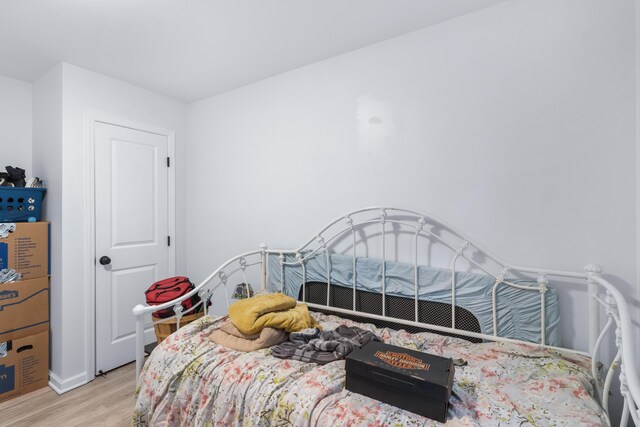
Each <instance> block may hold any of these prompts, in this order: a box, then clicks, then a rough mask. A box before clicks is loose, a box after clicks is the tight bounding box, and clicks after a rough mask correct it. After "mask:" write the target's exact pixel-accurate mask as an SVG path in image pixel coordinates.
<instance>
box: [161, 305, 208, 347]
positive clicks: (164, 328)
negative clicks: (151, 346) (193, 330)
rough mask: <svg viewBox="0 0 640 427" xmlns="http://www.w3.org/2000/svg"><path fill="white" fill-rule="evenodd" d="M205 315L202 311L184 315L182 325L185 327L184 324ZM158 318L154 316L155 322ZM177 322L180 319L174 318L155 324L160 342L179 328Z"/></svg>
mask: <svg viewBox="0 0 640 427" xmlns="http://www.w3.org/2000/svg"><path fill="white" fill-rule="evenodd" d="M203 315H204V312H203V311H201V312H199V313H194V314H189V315H188V316H182V319H180V327H183V326H184V325H188V324H189V323H191V322H193V321H194V320H198V319H199V318H201V317H202V316H203ZM156 320H157V318H155V317H154V319H153V321H154V322H155V321H156ZM177 324H178V319H175V318H173V319H167V320H165V321H164V322H161V323H156V324H155V325H153V328H154V329H155V331H156V339H157V340H158V344H160V343H161V342H162V340H164V339H165V338H166V337H168V336H169V335H171V334H172V333H174V332H175V331H177V330H178V328H177Z"/></svg>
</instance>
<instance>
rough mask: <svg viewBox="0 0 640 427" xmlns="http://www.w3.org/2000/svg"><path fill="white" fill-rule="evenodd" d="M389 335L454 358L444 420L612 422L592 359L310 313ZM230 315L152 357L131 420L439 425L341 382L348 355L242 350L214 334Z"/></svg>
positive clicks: (327, 322)
mask: <svg viewBox="0 0 640 427" xmlns="http://www.w3.org/2000/svg"><path fill="white" fill-rule="evenodd" d="M313 315H314V317H315V318H316V319H317V320H318V321H319V322H320V323H321V325H322V326H323V328H324V329H333V328H335V327H337V326H338V325H339V324H346V325H349V326H354V325H355V326H359V327H362V328H364V329H368V330H371V331H373V332H375V333H376V334H377V335H378V336H379V337H381V338H382V339H383V340H384V341H385V342H387V343H389V344H394V345H398V346H402V347H407V348H411V349H415V350H420V351H426V352H429V353H433V354H438V355H442V356H446V357H452V358H462V359H464V360H465V361H466V362H467V365H466V366H462V367H460V366H458V367H456V372H455V377H454V385H453V394H452V396H451V400H450V406H449V412H448V421H447V424H450V425H453V426H475V425H491V426H494V425H495V426H497V425H500V426H522V425H534V426H547V425H553V426H559V425H571V426H574V425H581V426H602V425H607V421H606V415H604V411H603V410H602V408H601V407H600V406H599V405H598V403H597V402H596V401H595V400H594V398H593V397H592V395H593V384H592V381H593V378H592V377H591V375H590V373H589V372H590V368H589V366H590V359H588V358H587V357H583V356H579V355H575V354H569V353H559V352H557V351H553V350H549V349H540V348H536V347H533V346H529V345H525V344H511V343H508V344H506V343H483V344H472V343H469V342H467V341H464V340H460V339H456V338H449V337H443V336H441V335H436V334H431V333H426V332H425V333H419V334H409V333H408V332H405V331H394V330H391V329H379V328H376V327H374V326H373V325H369V324H360V323H356V322H352V321H350V320H345V319H341V318H339V317H336V316H328V315H323V314H319V313H313ZM225 319H226V318H223V317H212V316H204V317H203V318H201V319H199V320H197V321H195V322H193V323H191V324H189V325H187V326H185V327H183V328H182V329H180V330H179V331H178V332H177V333H175V334H173V335H171V336H169V337H168V338H167V339H166V340H165V341H164V342H163V343H162V344H161V345H160V346H158V347H157V348H156V349H155V350H154V351H153V353H152V354H151V355H150V356H149V359H148V360H147V363H146V364H145V366H144V369H143V371H142V374H141V380H140V383H139V386H138V388H137V390H136V404H135V409H134V413H133V420H132V425H134V426H146V425H151V426H222V425H225V426H226V425H232V426H252V427H253V426H267V425H274V426H284V425H296V426H307V425H317V426H341V425H349V426H387V425H388V426H432V425H439V424H440V423H438V422H436V421H433V420H430V419H427V418H424V417H421V416H419V415H416V414H413V413H411V412H408V411H404V410H402V409H398V408H396V407H394V406H390V405H387V404H385V403H382V402H379V401H377V400H374V399H371V398H368V397H365V396H362V395H360V394H357V393H351V392H349V391H347V390H345V389H344V381H345V370H344V360H342V361H338V362H333V363H329V364H327V365H324V366H319V365H316V364H313V363H305V362H298V361H294V360H282V359H277V358H275V357H273V356H271V355H270V354H269V351H268V349H263V350H258V351H254V352H251V353H241V352H237V351H235V350H230V349H227V348H225V347H222V346H219V345H217V344H214V343H213V342H211V341H209V339H208V336H209V334H211V332H212V331H213V330H215V329H217V328H219V327H220V326H221V325H222V323H224V321H225Z"/></svg>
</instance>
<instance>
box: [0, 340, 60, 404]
mask: <svg viewBox="0 0 640 427" xmlns="http://www.w3.org/2000/svg"><path fill="white" fill-rule="evenodd" d="M48 382H49V331H45V332H42V333H40V334H36V335H30V336H28V337H25V338H19V339H16V340H10V341H5V342H2V341H0V402H2V401H5V400H8V399H11V398H13V397H16V396H20V395H22V394H26V393H29V392H31V391H34V390H37V389H39V388H42V387H45V386H46V385H47V384H48Z"/></svg>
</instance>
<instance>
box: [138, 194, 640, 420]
mask: <svg viewBox="0 0 640 427" xmlns="http://www.w3.org/2000/svg"><path fill="white" fill-rule="evenodd" d="M376 224H378V225H379V227H380V228H379V234H378V236H381V237H382V239H381V248H380V249H381V256H380V258H379V259H380V261H381V269H382V275H381V276H382V278H381V281H380V292H379V293H380V294H381V295H382V314H381V315H378V314H372V313H368V312H363V311H359V310H357V309H356V291H357V290H358V289H359V286H358V275H357V269H356V258H357V256H358V254H357V250H356V247H357V243H358V242H359V238H358V236H359V233H361V232H362V227H365V226H374V225H376ZM390 228H395V230H390ZM398 228H406V229H407V230H410V232H411V233H412V236H413V242H414V245H413V253H412V255H413V256H412V260H413V267H414V276H413V277H414V288H413V289H414V295H413V301H414V319H413V320H407V319H398V318H390V317H388V316H387V315H386V314H387V307H386V305H385V300H386V296H387V289H386V282H387V277H386V270H385V268H386V261H387V253H386V252H387V244H386V240H387V239H386V237H387V235H389V234H391V233H396V232H397V231H398ZM436 228H437V229H438V230H446V232H447V234H448V238H445V237H443V236H441V234H442V233H440V232H438V231H437V230H436ZM420 237H426V238H428V239H430V240H432V241H435V242H437V243H438V244H440V245H442V246H443V247H445V248H447V249H448V250H449V251H451V254H452V257H451V259H450V264H449V268H450V270H451V304H450V305H451V327H446V326H438V325H433V324H430V323H424V322H420V321H419V317H418V301H419V298H418V290H419V288H420V284H419V283H418V267H419V266H420V264H419V256H418V239H419V238H420ZM367 238H368V236H367ZM345 239H348V240H349V242H350V244H351V255H352V256H353V263H352V269H353V270H352V284H351V288H352V292H353V306H352V308H351V309H344V308H337V307H332V306H330V301H331V298H330V297H331V261H330V254H331V252H330V248H331V247H332V245H334V244H337V243H339V242H344V241H345ZM360 240H362V238H360ZM320 254H323V255H324V257H325V260H326V261H325V267H326V272H327V273H326V280H327V291H326V304H316V303H308V305H309V306H310V307H311V308H317V309H328V310H331V311H334V312H337V313H342V314H351V315H357V316H361V317H366V318H371V319H377V320H385V321H393V322H395V323H400V324H404V325H409V326H417V327H421V328H426V329H431V330H435V331H440V332H445V333H452V334H456V335H463V336H467V337H472V338H480V339H484V340H489V341H504V342H523V341H521V340H515V339H511V338H506V337H501V336H499V334H498V328H497V313H496V310H497V308H496V307H497V304H496V299H497V290H498V288H499V287H501V286H510V287H512V288H514V289H518V290H521V291H523V292H538V293H539V294H540V311H541V317H540V318H541V324H540V342H539V343H530V342H527V343H528V344H532V345H541V346H545V347H548V346H547V345H546V325H545V302H546V299H545V295H546V293H547V290H548V284H549V278H551V277H556V278H570V279H576V280H577V281H578V283H582V284H583V285H585V287H586V288H587V298H588V304H587V306H588V310H589V322H588V327H589V332H588V334H589V335H588V338H589V347H588V348H589V350H590V351H589V353H585V354H589V355H590V356H591V357H592V373H593V375H594V377H596V378H597V377H598V376H599V375H598V372H599V371H598V355H599V352H600V349H601V347H602V344H603V342H604V341H605V340H604V338H605V336H606V334H607V333H610V331H611V328H612V326H615V329H614V332H615V345H616V348H617V350H618V352H617V355H616V356H615V357H614V359H613V361H612V362H611V364H610V365H609V367H608V369H607V375H606V377H605V379H604V385H603V387H602V388H600V386H599V384H596V397H597V398H598V399H599V400H600V402H601V404H602V405H603V407H604V408H605V410H607V413H608V398H609V390H610V387H611V383H612V379H613V376H614V374H615V372H616V371H617V369H618V368H620V392H621V395H622V397H623V399H624V409H623V413H622V420H621V425H626V423H627V421H628V418H629V416H630V417H631V419H632V420H633V422H634V423H635V424H636V425H638V426H640V414H639V411H638V405H639V402H640V384H639V377H638V372H637V368H636V366H635V362H636V359H635V358H634V357H635V356H634V354H633V352H634V347H633V336H632V329H631V326H632V323H631V320H630V316H629V311H628V306H627V303H626V301H625V299H624V297H623V296H622V295H621V294H620V292H619V291H618V290H617V289H616V288H615V287H614V286H613V285H612V284H611V283H609V282H608V281H607V280H605V279H604V278H603V277H602V276H601V273H602V270H601V269H600V268H599V267H598V266H595V265H588V266H587V267H585V272H584V273H578V272H567V271H557V270H546V269H540V268H530V267H521V266H515V265H510V264H506V263H504V262H502V261H501V260H500V259H499V258H498V257H496V256H495V255H494V254H493V253H491V252H489V251H488V250H486V249H484V248H483V247H482V246H480V245H479V244H477V243H476V242H474V241H473V240H471V239H469V238H468V237H467V236H465V235H463V234H462V233H460V232H459V231H457V230H456V229H454V228H453V227H451V226H449V225H447V224H445V223H443V222H441V221H437V220H435V219H433V217H431V216H428V215H424V214H420V213H418V212H415V211H410V210H405V209H397V208H391V207H372V208H365V209H360V210H356V211H353V212H350V213H348V214H346V215H343V216H341V217H339V218H337V219H336V220H334V221H333V222H331V223H329V224H328V225H327V226H325V227H324V228H322V229H321V230H320V231H319V232H318V233H316V234H315V235H314V236H313V237H312V238H310V239H309V240H308V241H307V242H305V243H304V244H303V245H302V246H300V247H299V248H297V249H294V250H273V249H267V248H266V246H265V245H262V246H261V249H260V250H257V251H252V252H247V253H244V254H241V255H238V256H236V257H233V258H231V259H230V260H228V261H227V262H225V263H224V264H222V265H221V266H220V267H218V268H217V269H216V270H215V271H214V272H213V273H211V274H210V275H209V276H208V277H207V278H206V279H204V280H203V281H202V282H201V283H200V284H199V285H198V286H196V288H195V289H194V290H192V291H191V292H189V293H188V294H186V295H184V296H182V297H180V298H178V299H176V300H174V301H171V302H168V303H165V304H162V305H158V306H151V307H150V306H143V305H138V306H136V307H135V308H134V310H133V313H134V316H135V317H136V375H137V376H138V377H139V375H140V371H141V369H142V364H143V360H144V350H143V347H144V316H146V315H149V314H150V313H152V312H155V311H157V310H161V309H165V308H169V307H173V309H174V311H175V316H174V317H175V318H177V319H178V322H179V321H180V319H181V317H182V316H184V315H185V314H186V313H184V312H183V311H182V306H181V302H182V301H183V300H185V299H187V298H190V297H191V296H192V295H194V294H196V293H198V294H199V295H200V296H201V299H202V301H203V304H204V302H205V301H208V299H209V298H210V297H211V295H212V294H213V292H214V291H215V290H216V289H219V288H222V289H223V290H224V294H225V297H226V303H227V308H228V305H229V301H230V296H229V290H228V286H229V280H230V279H229V278H230V276H232V275H234V274H240V275H241V276H242V278H243V280H244V283H248V281H247V276H246V270H247V269H248V268H252V267H253V268H259V277H260V281H261V287H262V288H263V289H266V288H267V285H268V284H272V285H275V284H273V283H271V282H270V280H269V279H270V278H269V274H268V271H269V268H268V263H269V255H275V256H277V258H278V262H279V264H280V281H281V282H280V283H279V285H280V286H279V287H280V290H282V291H284V268H285V266H295V267H298V268H300V269H301V272H302V283H301V286H302V300H306V295H305V292H306V291H305V289H306V287H305V282H306V262H307V261H308V260H309V259H311V258H312V257H315V256H319V255H320ZM478 255H480V257H478ZM477 258H480V259H482V260H483V261H484V262H483V263H481V262H479V261H478V260H477ZM288 259H293V260H288ZM461 259H464V260H465V261H466V262H467V263H468V264H469V266H471V267H473V268H475V269H477V270H480V271H481V272H483V273H484V274H486V275H488V276H491V277H493V278H494V280H495V283H494V285H493V289H492V308H493V334H492V335H488V334H483V333H477V332H470V331H467V330H464V329H459V328H457V327H456V323H455V322H456V320H455V307H456V305H455V302H456V299H455V298H456V274H455V273H456V271H457V270H456V266H457V262H458V261H459V260H461ZM487 261H490V262H487ZM490 263H493V266H488V264H490ZM523 275H525V276H526V275H528V277H529V278H530V277H531V276H533V277H534V281H535V284H536V285H535V286H524V285H521V284H518V283H515V281H514V280H511V278H512V277H514V278H515V277H518V276H523ZM232 286H233V285H232ZM293 296H294V297H297V295H293ZM600 305H602V306H604V309H605V312H606V314H607V317H608V319H607V322H606V324H605V325H604V327H603V328H601V325H600V320H599V311H600V310H599V306H600ZM204 309H205V312H206V311H207V307H206V305H205V307H204ZM163 320H166V319H163ZM562 349H563V350H569V351H574V352H577V353H584V352H580V351H577V350H574V349H568V348H562ZM596 383H597V381H596Z"/></svg>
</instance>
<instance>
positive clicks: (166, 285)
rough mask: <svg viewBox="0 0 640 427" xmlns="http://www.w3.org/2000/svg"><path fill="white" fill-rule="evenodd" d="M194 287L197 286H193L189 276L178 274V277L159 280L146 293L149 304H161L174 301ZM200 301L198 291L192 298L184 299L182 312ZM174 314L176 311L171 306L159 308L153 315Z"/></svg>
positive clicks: (162, 316) (191, 312)
mask: <svg viewBox="0 0 640 427" xmlns="http://www.w3.org/2000/svg"><path fill="white" fill-rule="evenodd" d="M194 288H195V286H193V283H191V281H189V278H188V277H184V276H176V277H170V278H168V279H163V280H160V281H158V282H155V283H154V284H153V285H151V286H150V287H149V289H147V290H146V292H145V293H144V294H145V295H146V298H147V304H149V305H160V304H164V303H165V302H169V301H172V300H174V299H176V298H178V297H180V296H182V295H185V294H187V293H189V292H190V291H191V290H193V289H194ZM199 302H200V296H198V294H197V293H196V294H194V295H192V296H191V298H187V299H186V300H184V301H182V312H183V313H184V312H185V311H187V310H188V309H190V308H191V307H193V306H194V305H196V304H198V303H199ZM200 309H201V307H198V308H197V309H196V311H198V310H200ZM193 313H194V311H193V310H191V311H189V312H188V313H187V315H189V314H193ZM174 314H175V313H174V312H173V307H171V308H165V309H162V310H158V311H156V312H155V313H153V316H154V317H159V318H161V319H163V318H165V317H171V316H173V315H174Z"/></svg>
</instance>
